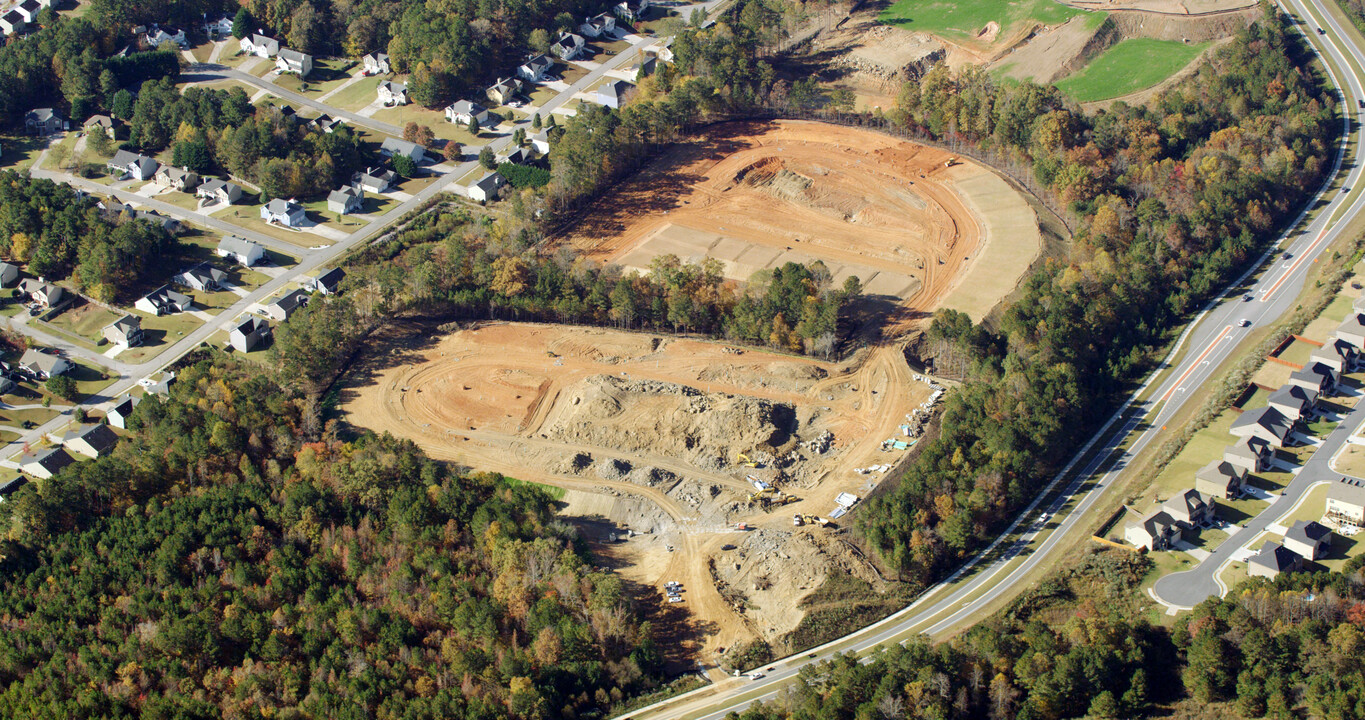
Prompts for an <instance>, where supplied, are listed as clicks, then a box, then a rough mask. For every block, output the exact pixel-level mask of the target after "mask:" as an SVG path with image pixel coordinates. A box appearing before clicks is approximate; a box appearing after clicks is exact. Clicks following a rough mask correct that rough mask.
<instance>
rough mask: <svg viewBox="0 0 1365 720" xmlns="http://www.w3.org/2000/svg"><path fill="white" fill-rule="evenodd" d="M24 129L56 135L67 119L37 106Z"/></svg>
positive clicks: (61, 129)
mask: <svg viewBox="0 0 1365 720" xmlns="http://www.w3.org/2000/svg"><path fill="white" fill-rule="evenodd" d="M24 129H25V130H27V131H28V133H29V134H30V135H55V134H56V133H59V132H62V131H63V130H66V120H65V119H64V118H63V117H62V116H61V115H58V114H57V111H56V110H53V109H52V108H37V109H34V110H29V111H28V113H27V114H25V115H24ZM153 169H155V168H153Z"/></svg>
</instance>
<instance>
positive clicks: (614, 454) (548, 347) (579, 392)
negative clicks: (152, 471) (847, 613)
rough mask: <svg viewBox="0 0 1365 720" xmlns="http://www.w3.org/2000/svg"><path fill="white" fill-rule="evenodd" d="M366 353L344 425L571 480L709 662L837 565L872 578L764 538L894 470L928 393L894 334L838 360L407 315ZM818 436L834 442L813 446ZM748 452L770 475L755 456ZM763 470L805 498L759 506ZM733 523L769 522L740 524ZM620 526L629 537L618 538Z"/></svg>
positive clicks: (690, 647)
mask: <svg viewBox="0 0 1365 720" xmlns="http://www.w3.org/2000/svg"><path fill="white" fill-rule="evenodd" d="M374 346H375V347H376V348H377V351H376V353H375V354H374V355H371V356H368V357H366V358H364V359H363V360H362V361H361V363H360V364H359V366H358V367H357V368H356V369H355V371H354V372H353V373H352V375H351V377H350V379H349V381H348V383H347V385H346V387H344V388H343V391H342V398H341V402H342V404H341V410H342V412H343V413H344V414H345V416H346V418H347V420H348V421H349V422H351V423H352V424H355V425H358V426H361V427H365V428H370V429H373V430H375V431H377V432H386V431H387V432H391V433H394V434H395V435H398V436H401V437H407V438H411V439H412V440H414V441H415V442H417V443H418V444H419V445H420V446H421V447H422V448H423V449H424V450H425V451H426V452H427V453H428V454H429V455H430V456H432V457H434V458H437V459H442V460H449V461H454V462H457V463H461V464H464V465H467V466H469V467H472V468H475V469H479V470H492V471H496V472H501V473H504V474H507V475H509V476H512V477H516V478H519V479H522V480H526V481H532V482H540V483H546V484H552V485H556V486H559V487H562V488H564V489H565V490H566V494H565V497H564V499H563V503H564V505H563V507H562V509H561V515H562V516H563V517H565V518H566V519H568V520H570V521H571V522H574V523H575V524H577V525H578V526H579V527H580V528H581V529H582V530H583V532H584V533H585V536H586V537H587V538H588V540H589V541H591V542H593V543H594V549H595V551H597V552H598V553H599V555H600V556H601V557H603V558H604V560H606V561H608V565H609V566H611V567H613V568H615V569H616V571H617V572H619V573H620V574H621V575H622V577H623V578H624V579H625V580H627V581H628V582H631V583H633V584H635V585H636V586H640V587H645V588H651V587H659V588H662V584H663V583H664V582H666V581H670V580H671V581H677V582H681V583H684V585H685V587H686V594H685V596H684V598H685V599H684V602H682V603H677V604H675V606H670V607H667V608H662V609H663V610H667V611H668V612H667V613H666V614H667V615H668V616H669V617H675V618H676V617H679V616H681V617H684V618H689V619H688V620H687V621H686V622H685V623H682V625H681V626H679V625H678V624H676V623H671V624H670V625H669V627H670V628H673V629H672V630H671V631H670V634H671V635H673V636H675V637H676V638H677V643H676V646H677V649H679V650H680V651H682V652H684V653H692V654H695V653H700V654H701V657H705V658H710V659H712V660H713V659H714V657H712V656H710V655H709V654H708V653H709V651H713V650H716V649H717V648H720V647H731V646H733V645H734V644H735V643H736V642H741V641H745V640H749V639H753V638H755V637H765V638H767V639H770V640H773V639H777V637H779V636H780V635H781V634H782V633H785V632H788V631H790V630H791V628H793V627H795V625H796V624H797V623H799V622H800V619H801V617H802V611H801V610H799V609H798V608H799V605H800V602H801V600H802V599H803V598H804V597H805V596H806V595H808V594H810V593H811V592H813V591H815V590H816V589H817V588H818V587H819V584H820V582H821V581H822V580H823V578H825V577H827V576H828V574H829V573H831V572H841V573H842V572H855V573H856V574H858V575H859V576H863V575H869V573H871V574H875V573H873V572H872V570H871V569H870V568H869V567H868V566H866V563H865V562H864V561H862V560H861V559H859V558H857V557H855V556H853V555H852V554H850V553H849V552H848V551H847V549H846V548H845V547H844V545H843V544H842V543H838V542H832V541H830V542H823V541H821V539H820V537H816V538H814V539H811V538H806V539H804V540H803V539H799V538H794V539H792V540H791V542H786V541H783V542H769V541H768V539H771V538H785V537H787V536H786V535H784V534H773V533H790V532H792V530H793V527H792V515H793V514H794V513H798V512H799V513H802V514H809V515H819V516H827V515H828V514H829V513H830V511H831V510H833V509H834V507H835V503H834V497H835V495H837V494H838V493H840V492H851V493H854V494H856V495H859V496H863V495H866V494H867V493H868V492H869V491H870V490H871V489H872V488H873V487H875V483H876V481H877V480H879V479H880V478H881V477H883V476H881V475H878V474H875V473H874V474H866V475H859V474H856V473H854V472H852V469H853V468H859V467H867V466H869V465H874V464H884V463H893V462H895V461H896V460H897V459H898V458H899V457H900V456H901V454H902V453H900V452H883V451H881V450H880V448H879V446H880V444H881V441H882V440H884V439H886V438H888V437H891V436H892V435H896V434H897V433H898V425H899V424H900V423H902V422H904V421H905V417H906V413H908V412H910V411H911V410H913V409H914V408H916V407H918V406H919V404H920V403H921V402H923V401H924V400H925V399H926V397H928V395H929V393H930V388H929V386H928V385H927V384H925V383H923V382H917V381H916V380H915V379H914V378H913V377H912V372H911V371H910V369H909V367H908V366H907V365H906V363H905V360H904V355H903V352H902V349H901V348H900V347H899V346H896V345H886V346H883V347H879V348H875V349H873V350H870V351H863V352H862V353H860V354H859V355H858V356H857V357H855V358H853V359H851V360H850V361H847V362H845V363H829V362H821V361H817V360H812V359H807V358H801V357H794V356H789V355H780V354H776V353H769V352H763V351H759V350H754V349H748V348H743V349H741V348H734V347H730V346H727V345H724V344H721V343H715V342H705V341H697V340H690V339H677V338H672V339H670V338H663V337H658V336H651V335H644V334H635V333H625V332H616V331H610V330H601V329H591V328H572V327H563V326H553V325H533V324H509V323H486V324H481V325H477V326H473V327H469V328H467V329H463V330H458V331H456V332H452V333H450V334H447V335H444V336H432V335H431V334H430V332H429V330H428V329H427V328H423V327H420V326H408V325H401V324H399V325H395V326H394V327H392V328H390V329H388V330H387V331H386V336H385V337H380V338H376V339H375V340H374ZM381 349H382V350H381ZM826 434H828V436H832V442H831V443H830V444H829V447H828V449H827V450H826V449H823V446H822V445H820V444H819V443H818V442H816V441H818V440H819V439H820V438H822V437H826ZM817 447H819V448H821V449H820V450H817V449H815V448H817ZM740 453H744V454H746V455H747V456H749V457H751V458H754V459H756V460H761V461H762V462H763V463H764V466H763V467H760V468H752V467H747V466H745V465H744V464H743V463H742V462H741V460H740V458H739V455H740ZM751 474H753V475H756V476H758V477H760V478H762V479H764V480H765V481H768V482H773V483H776V484H777V486H778V487H779V488H780V489H781V490H782V491H783V492H784V493H786V494H788V495H789V496H792V497H794V498H797V499H796V500H795V501H794V502H792V503H790V504H787V505H782V506H777V507H769V508H765V507H764V506H763V503H761V502H757V501H755V500H753V499H751V496H752V495H753V494H754V493H755V489H754V487H753V485H752V484H751V483H750V482H749V480H748V479H747V476H749V475H751ZM854 512H857V508H855V510H854ZM740 522H743V523H747V524H749V526H750V527H752V528H757V530H754V531H751V532H742V531H738V530H736V529H735V528H736V524H737V523H740ZM627 530H629V531H631V532H632V533H634V535H633V536H632V537H630V538H629V539H626V540H624V541H623V542H609V540H610V538H611V536H612V535H613V534H624V533H625V531H627ZM760 531H761V533H763V534H758V533H760ZM803 532H805V533H807V534H809V533H817V534H819V533H831V532H834V530H833V529H808V530H805V531H803ZM751 537H753V538H758V539H754V540H750V538H751ZM727 544H734V545H739V546H742V547H744V548H745V549H744V558H745V559H744V560H742V561H741V565H742V567H741V568H740V570H739V571H734V572H731V571H724V572H721V570H724V568H721V569H720V570H717V571H715V572H714V573H713V568H712V563H711V561H712V559H714V558H717V557H719V556H720V555H722V554H724V553H726V552H728V551H723V550H722V549H721V548H722V547H723V546H724V545H727ZM788 562H791V563H797V564H799V565H800V566H801V567H802V568H803V569H802V571H801V573H799V575H800V577H799V578H798V577H797V576H796V575H793V576H792V578H788V579H781V580H773V581H771V582H768V581H759V584H760V585H763V586H764V587H760V588H758V589H754V588H753V587H752V584H753V582H754V578H756V577H759V576H761V575H765V574H766V575H772V574H775V572H776V568H778V567H780V566H781V565H782V564H784V563H788ZM870 576H871V575H869V577H870ZM722 591H724V592H725V594H722ZM741 591H742V594H743V595H744V596H745V597H746V600H745V602H744V603H743V604H742V605H739V606H737V605H736V604H735V602H734V597H735V596H736V593H739V592H741ZM662 599H663V595H662V591H660V600H661V602H662Z"/></svg>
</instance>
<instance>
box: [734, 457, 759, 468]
mask: <svg viewBox="0 0 1365 720" xmlns="http://www.w3.org/2000/svg"><path fill="white" fill-rule="evenodd" d="M739 464H740V465H742V466H744V467H750V468H756V467H758V463H756V462H754V461H753V460H751V459H749V456H748V455H745V454H744V453H740V454H739Z"/></svg>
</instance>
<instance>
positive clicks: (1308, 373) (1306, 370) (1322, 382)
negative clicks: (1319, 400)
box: [1288, 361, 1337, 395]
mask: <svg viewBox="0 0 1365 720" xmlns="http://www.w3.org/2000/svg"><path fill="white" fill-rule="evenodd" d="M1288 383H1289V384H1290V385H1298V386H1299V387H1302V388H1307V389H1309V390H1316V391H1317V393H1318V394H1319V395H1331V394H1332V392H1333V391H1335V390H1336V388H1337V374H1336V372H1335V371H1333V370H1332V368H1330V367H1327V366H1326V365H1323V364H1322V363H1319V362H1311V361H1310V362H1309V363H1308V364H1306V365H1304V366H1303V367H1302V368H1301V369H1299V370H1295V371H1294V372H1292V373H1290V375H1289V380H1288Z"/></svg>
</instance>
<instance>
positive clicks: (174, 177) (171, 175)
mask: <svg viewBox="0 0 1365 720" xmlns="http://www.w3.org/2000/svg"><path fill="white" fill-rule="evenodd" d="M153 179H154V180H156V184H157V185H160V186H161V187H165V188H172V189H175V190H179V191H180V192H189V191H190V190H193V189H194V188H196V187H198V186H199V173H196V172H194V171H192V170H190V169H189V168H188V167H175V166H174V165H162V166H161V167H159V168H157V170H156V175H155V176H154V177H153Z"/></svg>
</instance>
